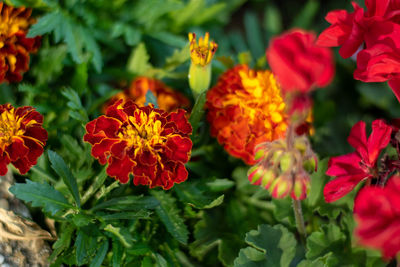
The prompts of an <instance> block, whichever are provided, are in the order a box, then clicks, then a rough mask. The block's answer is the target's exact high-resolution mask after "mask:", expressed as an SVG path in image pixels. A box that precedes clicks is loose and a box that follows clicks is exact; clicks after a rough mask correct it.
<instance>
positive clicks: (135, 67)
mask: <svg viewBox="0 0 400 267" xmlns="http://www.w3.org/2000/svg"><path fill="white" fill-rule="evenodd" d="M149 59H150V56H149V55H148V54H147V50H146V46H145V45H144V43H140V44H138V46H136V48H135V49H134V50H133V51H132V53H131V55H130V57H129V59H128V65H127V70H128V71H129V72H132V73H134V74H136V75H145V74H146V71H148V70H149V69H150V68H152V67H151V65H150V63H149Z"/></svg>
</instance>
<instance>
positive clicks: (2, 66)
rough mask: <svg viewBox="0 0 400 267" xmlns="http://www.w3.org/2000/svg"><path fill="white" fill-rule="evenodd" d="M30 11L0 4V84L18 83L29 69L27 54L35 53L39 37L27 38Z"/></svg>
mask: <svg viewBox="0 0 400 267" xmlns="http://www.w3.org/2000/svg"><path fill="white" fill-rule="evenodd" d="M31 13H32V10H31V9H28V8H25V7H19V8H14V7H11V6H7V5H6V4H4V3H3V2H1V3H0V82H3V81H7V82H19V81H21V80H22V73H23V72H25V71H27V70H28V69H29V53H32V52H36V51H37V49H38V47H39V46H40V37H39V36H38V37H35V38H27V37H26V34H27V32H28V28H29V26H30V25H31V24H32V23H34V21H35V20H34V19H32V18H30V16H31Z"/></svg>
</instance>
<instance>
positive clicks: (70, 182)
mask: <svg viewBox="0 0 400 267" xmlns="http://www.w3.org/2000/svg"><path fill="white" fill-rule="evenodd" d="M47 154H48V156H49V160H50V163H51V168H52V169H53V170H54V171H55V172H56V173H57V174H58V175H59V176H60V177H61V178H62V180H63V181H64V184H65V185H66V186H67V187H68V189H69V191H70V192H71V194H72V196H73V198H74V199H75V203H76V205H77V206H78V207H79V208H80V207H81V200H80V196H79V191H78V185H77V183H76V178H75V177H74V175H73V174H72V172H71V170H70V169H69V168H68V166H67V164H65V161H64V160H63V158H61V157H60V156H59V155H58V154H57V153H56V152H54V151H51V150H49V151H48V153H47Z"/></svg>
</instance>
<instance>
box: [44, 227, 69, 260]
mask: <svg viewBox="0 0 400 267" xmlns="http://www.w3.org/2000/svg"><path fill="white" fill-rule="evenodd" d="M74 230H75V229H74V227H73V225H68V226H67V227H65V228H63V231H61V233H60V236H59V237H58V239H57V241H56V242H55V243H54V244H53V253H52V254H51V256H50V258H49V261H50V262H52V261H53V260H54V259H55V258H56V257H57V256H58V255H59V254H60V253H61V252H62V251H64V250H66V249H68V248H69V247H70V244H71V240H72V233H73V232H74Z"/></svg>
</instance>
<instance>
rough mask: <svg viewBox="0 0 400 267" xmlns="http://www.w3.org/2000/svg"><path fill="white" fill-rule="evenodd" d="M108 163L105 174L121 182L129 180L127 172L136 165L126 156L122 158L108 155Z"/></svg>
mask: <svg viewBox="0 0 400 267" xmlns="http://www.w3.org/2000/svg"><path fill="white" fill-rule="evenodd" d="M108 163H109V165H108V167H107V174H108V175H110V176H111V177H115V178H116V179H117V180H119V181H120V182H121V183H123V184H125V183H127V182H128V181H129V173H131V172H132V168H133V167H134V166H135V165H136V164H135V163H134V162H132V161H131V160H130V159H129V158H128V157H125V158H123V159H122V160H120V159H117V158H113V157H110V159H109V160H108Z"/></svg>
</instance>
